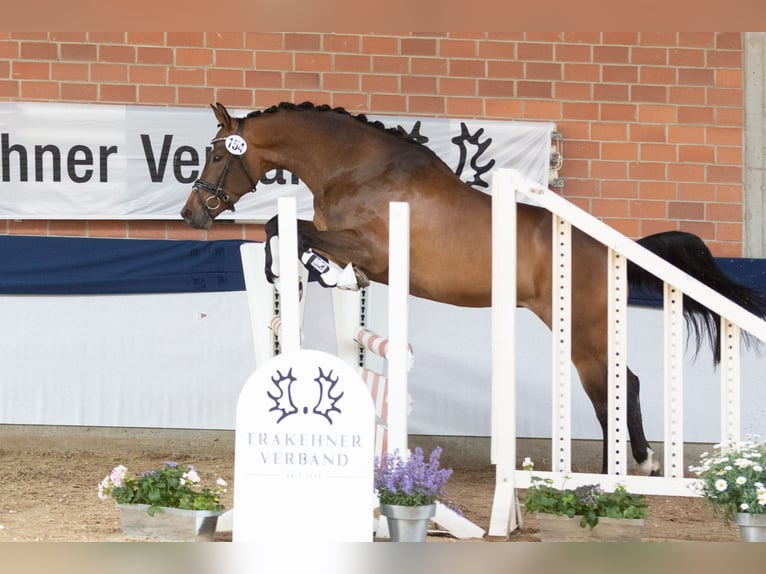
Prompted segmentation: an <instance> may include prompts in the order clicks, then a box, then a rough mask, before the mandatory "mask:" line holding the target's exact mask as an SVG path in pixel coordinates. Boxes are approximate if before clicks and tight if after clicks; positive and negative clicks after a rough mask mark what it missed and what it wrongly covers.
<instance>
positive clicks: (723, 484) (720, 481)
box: [715, 478, 729, 492]
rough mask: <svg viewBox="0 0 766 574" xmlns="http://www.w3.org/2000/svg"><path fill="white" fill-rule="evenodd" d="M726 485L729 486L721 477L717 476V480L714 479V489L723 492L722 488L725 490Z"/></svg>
mask: <svg viewBox="0 0 766 574" xmlns="http://www.w3.org/2000/svg"><path fill="white" fill-rule="evenodd" d="M728 486H729V485H728V484H727V483H726V481H725V480H724V479H722V478H719V479H718V480H716V481H715V489H716V490H717V491H718V492H723V491H724V490H726V488H727V487H728Z"/></svg>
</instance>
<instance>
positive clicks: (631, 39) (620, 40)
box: [601, 32, 638, 46]
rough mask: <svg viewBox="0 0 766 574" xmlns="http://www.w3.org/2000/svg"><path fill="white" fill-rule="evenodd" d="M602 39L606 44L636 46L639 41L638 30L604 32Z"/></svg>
mask: <svg viewBox="0 0 766 574" xmlns="http://www.w3.org/2000/svg"><path fill="white" fill-rule="evenodd" d="M601 41H602V42H603V43H604V44H621V45H623V46H634V45H635V44H636V43H637V42H638V32H602V33H601Z"/></svg>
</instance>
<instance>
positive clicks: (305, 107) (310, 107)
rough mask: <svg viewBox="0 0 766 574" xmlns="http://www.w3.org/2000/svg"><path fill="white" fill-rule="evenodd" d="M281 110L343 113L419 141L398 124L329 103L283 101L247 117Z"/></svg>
mask: <svg viewBox="0 0 766 574" xmlns="http://www.w3.org/2000/svg"><path fill="white" fill-rule="evenodd" d="M280 110H302V111H316V112H332V113H335V114H342V115H346V116H349V117H352V118H354V119H356V120H358V121H360V122H363V123H365V124H367V125H370V126H372V127H374V128H377V129H379V130H383V131H384V132H386V133H389V134H391V135H393V136H396V137H398V138H399V139H403V140H405V141H408V142H411V143H418V142H417V140H416V139H415V138H413V137H412V136H411V135H410V134H408V133H407V132H406V131H405V130H404V129H403V128H401V127H400V126H397V127H395V128H387V127H386V126H385V125H384V124H383V123H382V122H380V121H378V120H374V121H373V120H369V119H367V116H366V115H365V114H357V115H354V114H352V113H350V112H348V111H346V109H345V108H341V107H337V108H333V107H331V106H329V105H327V104H321V105H318V106H317V105H314V104H313V103H312V102H303V103H302V104H294V103H292V102H281V103H279V104H278V105H275V106H271V107H270V108H266V109H265V110H256V111H254V112H250V113H249V114H247V117H248V118H257V117H258V116H261V115H264V114H273V113H275V112H278V111H280Z"/></svg>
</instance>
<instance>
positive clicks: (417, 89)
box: [401, 76, 436, 94]
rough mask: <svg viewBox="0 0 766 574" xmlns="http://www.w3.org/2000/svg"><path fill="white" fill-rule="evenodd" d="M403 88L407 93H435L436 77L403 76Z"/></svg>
mask: <svg viewBox="0 0 766 574" xmlns="http://www.w3.org/2000/svg"><path fill="white" fill-rule="evenodd" d="M401 89H402V92H403V93H405V94H435V93H436V78H428V77H423V76H403V77H402V79H401Z"/></svg>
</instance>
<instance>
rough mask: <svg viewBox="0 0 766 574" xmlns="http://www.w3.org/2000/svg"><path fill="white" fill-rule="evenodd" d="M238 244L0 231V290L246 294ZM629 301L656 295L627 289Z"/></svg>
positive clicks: (732, 268)
mask: <svg viewBox="0 0 766 574" xmlns="http://www.w3.org/2000/svg"><path fill="white" fill-rule="evenodd" d="M242 243H244V241H240V240H227V241H163V240H150V239H96V238H79V237H28V236H14V235H8V236H0V294H19V295H23V294H28V295H40V294H51V295H60V294H69V295H93V294H103V295H108V294H129V293H188V292H215V291H244V289H245V281H244V278H243V276H242V262H241V259H240V255H239V246H240V245H242ZM716 261H717V262H718V264H719V265H720V266H721V268H722V269H723V270H724V272H725V273H726V274H728V275H729V276H730V277H732V278H733V279H734V280H735V281H737V282H739V283H743V284H745V285H747V286H749V287H753V288H755V289H758V290H759V291H761V292H764V293H766V259H726V258H719V259H717V260H716ZM629 303H630V304H631V305H646V306H661V304H662V300H661V297H659V296H655V295H651V294H646V293H642V292H640V291H639V290H638V289H631V294H630V299H629Z"/></svg>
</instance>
